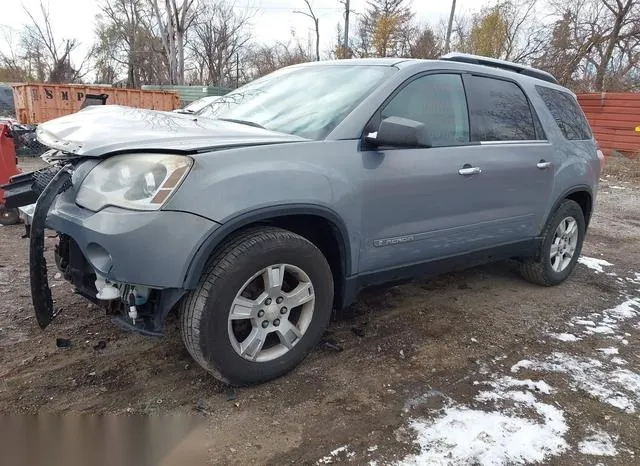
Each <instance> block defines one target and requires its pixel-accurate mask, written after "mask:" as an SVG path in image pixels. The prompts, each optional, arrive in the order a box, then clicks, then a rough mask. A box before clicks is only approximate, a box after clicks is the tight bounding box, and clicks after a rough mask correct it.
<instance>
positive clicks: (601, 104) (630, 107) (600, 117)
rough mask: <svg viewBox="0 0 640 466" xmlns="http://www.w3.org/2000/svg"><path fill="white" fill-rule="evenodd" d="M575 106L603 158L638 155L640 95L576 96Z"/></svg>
mask: <svg viewBox="0 0 640 466" xmlns="http://www.w3.org/2000/svg"><path fill="white" fill-rule="evenodd" d="M578 102H579V103H580V106H581V107H582V110H583V111H584V113H585V114H586V116H587V119H588V120H589V125H591V129H592V130H593V132H594V134H595V137H596V140H597V141H598V143H599V144H600V149H602V152H604V154H605V155H611V153H612V152H613V151H617V152H620V153H622V154H624V155H629V156H635V155H639V154H640V131H637V130H636V128H638V127H640V93H635V92H603V93H594V94H578Z"/></svg>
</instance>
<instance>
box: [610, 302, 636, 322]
mask: <svg viewBox="0 0 640 466" xmlns="http://www.w3.org/2000/svg"><path fill="white" fill-rule="evenodd" d="M639 308H640V299H628V300H627V301H625V302H623V303H620V304H618V305H617V306H616V307H614V308H613V309H608V310H606V311H604V312H605V313H607V314H608V315H609V316H611V317H613V318H614V319H617V320H626V319H632V318H634V317H636V316H638V315H639V314H640V312H638V309H639Z"/></svg>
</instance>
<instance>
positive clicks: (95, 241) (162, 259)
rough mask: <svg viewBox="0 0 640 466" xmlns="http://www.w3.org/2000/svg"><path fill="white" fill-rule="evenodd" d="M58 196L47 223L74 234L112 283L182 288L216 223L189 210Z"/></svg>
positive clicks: (87, 256)
mask: <svg viewBox="0 0 640 466" xmlns="http://www.w3.org/2000/svg"><path fill="white" fill-rule="evenodd" d="M72 196H74V195H73V194H72V193H69V195H67V193H64V194H62V195H60V196H58V199H57V200H56V201H55V203H54V204H53V206H52V207H51V210H50V211H49V215H48V216H47V221H46V225H47V227H48V228H51V229H53V230H55V231H57V232H60V233H64V234H65V235H68V236H69V237H71V238H72V239H73V240H74V241H75V242H76V243H77V245H78V247H79V249H80V251H81V253H82V255H83V256H84V257H85V258H86V260H87V262H88V263H89V264H90V265H91V266H92V267H93V268H94V269H95V270H96V272H98V273H100V274H101V275H103V277H104V278H107V279H108V280H110V281H112V282H117V283H125V284H131V285H142V286H146V287H149V288H156V289H163V288H183V287H184V282H185V277H186V274H187V271H188V269H189V266H190V264H191V261H192V259H193V257H194V255H195V254H196V251H197V250H198V248H199V247H200V245H201V243H202V241H203V240H204V239H205V238H206V237H207V236H208V235H209V234H210V233H211V232H212V231H214V230H215V229H216V228H217V227H218V224H217V223H215V222H212V221H211V220H208V219H205V218H203V217H199V216H197V215H193V214H189V213H186V212H174V211H162V210H160V211H153V212H140V211H131V210H126V209H120V208H116V207H109V208H106V209H103V210H101V211H99V212H92V211H89V210H86V209H83V208H81V207H79V206H77V205H76V204H75V202H73V201H72V200H71V199H69V198H70V197H72Z"/></svg>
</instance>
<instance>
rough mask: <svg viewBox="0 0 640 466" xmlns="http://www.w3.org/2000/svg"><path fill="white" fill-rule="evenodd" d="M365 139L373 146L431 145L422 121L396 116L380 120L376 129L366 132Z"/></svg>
mask: <svg viewBox="0 0 640 466" xmlns="http://www.w3.org/2000/svg"><path fill="white" fill-rule="evenodd" d="M365 139H366V141H367V142H368V143H370V144H373V145H375V146H398V147H431V140H430V139H429V135H428V134H427V127H426V126H425V124H424V123H421V122H419V121H415V120H410V119H408V118H402V117H397V116H391V117H387V118H385V119H384V120H382V121H381V122H380V126H379V127H378V131H376V132H375V133H369V134H367V136H366V137H365Z"/></svg>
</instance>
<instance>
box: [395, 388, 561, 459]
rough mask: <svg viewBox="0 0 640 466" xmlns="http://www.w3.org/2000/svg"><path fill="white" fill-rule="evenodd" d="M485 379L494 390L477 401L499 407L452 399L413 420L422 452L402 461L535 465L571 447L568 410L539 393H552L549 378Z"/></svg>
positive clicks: (485, 393)
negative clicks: (434, 412) (427, 415)
mask: <svg viewBox="0 0 640 466" xmlns="http://www.w3.org/2000/svg"><path fill="white" fill-rule="evenodd" d="M484 383H485V384H487V385H489V386H491V387H492V389H491V390H487V391H483V392H480V393H479V394H478V395H477V396H476V397H475V399H474V400H475V402H480V403H493V404H494V406H495V409H494V410H486V411H485V410H481V409H474V408H471V407H467V406H461V405H459V404H457V403H455V402H450V403H449V405H448V406H447V407H446V408H444V409H443V410H441V415H440V416H439V417H437V418H436V419H413V420H412V421H411V422H410V424H409V426H410V427H411V428H412V429H413V430H414V431H415V433H416V434H417V438H416V442H417V443H418V445H419V446H420V453H418V454H416V455H411V456H408V457H406V458H404V459H403V460H402V461H401V462H400V463H399V464H400V465H422V464H491V465H503V464H514V463H532V462H541V461H544V460H545V458H547V457H549V456H555V455H559V454H561V453H563V452H564V451H566V450H568V449H569V445H568V444H567V442H566V441H565V440H564V435H565V433H566V432H567V430H568V426H567V424H566V422H565V418H564V413H563V412H562V411H561V410H560V409H558V408H557V407H555V406H552V405H550V404H546V403H543V402H541V401H539V400H538V399H537V397H536V395H544V394H549V393H552V392H553V388H552V387H551V386H549V385H548V384H547V383H546V382H544V381H533V380H518V379H515V378H513V377H502V378H499V379H496V380H492V381H488V382H484ZM534 392H535V394H534Z"/></svg>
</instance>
